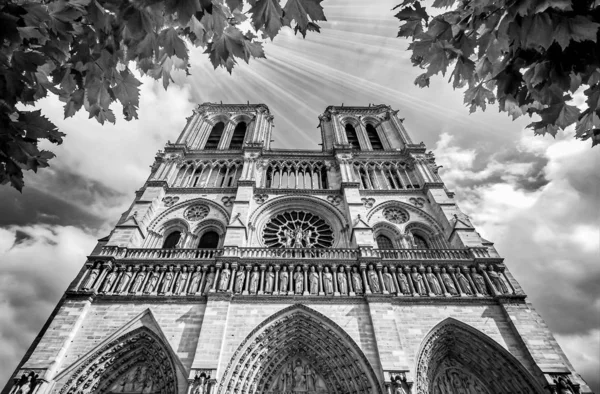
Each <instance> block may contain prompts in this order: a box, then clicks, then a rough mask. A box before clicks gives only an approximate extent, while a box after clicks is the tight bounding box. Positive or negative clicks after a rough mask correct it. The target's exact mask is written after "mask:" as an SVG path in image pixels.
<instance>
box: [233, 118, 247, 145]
mask: <svg viewBox="0 0 600 394" xmlns="http://www.w3.org/2000/svg"><path fill="white" fill-rule="evenodd" d="M246 128H247V126H246V122H240V123H238V124H237V126H235V129H233V135H232V136H231V144H229V149H242V145H243V144H244V138H246Z"/></svg>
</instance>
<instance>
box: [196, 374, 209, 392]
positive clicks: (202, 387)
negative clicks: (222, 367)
mask: <svg viewBox="0 0 600 394" xmlns="http://www.w3.org/2000/svg"><path fill="white" fill-rule="evenodd" d="M206 383H207V382H206V376H204V374H202V375H200V377H199V378H198V381H197V382H196V387H195V388H194V391H193V394H206Z"/></svg>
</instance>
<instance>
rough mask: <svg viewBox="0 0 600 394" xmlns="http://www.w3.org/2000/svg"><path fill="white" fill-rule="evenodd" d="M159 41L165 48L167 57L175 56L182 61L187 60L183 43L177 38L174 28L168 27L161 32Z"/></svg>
mask: <svg viewBox="0 0 600 394" xmlns="http://www.w3.org/2000/svg"><path fill="white" fill-rule="evenodd" d="M159 39H160V43H161V44H162V46H163V47H164V48H165V52H166V54H167V56H169V57H171V56H177V57H178V58H180V59H184V60H187V59H188V52H187V48H186V47H185V42H183V40H182V39H181V38H179V35H178V34H177V31H176V30H175V29H174V28H172V27H170V28H168V29H165V30H163V31H161V32H160V35H159Z"/></svg>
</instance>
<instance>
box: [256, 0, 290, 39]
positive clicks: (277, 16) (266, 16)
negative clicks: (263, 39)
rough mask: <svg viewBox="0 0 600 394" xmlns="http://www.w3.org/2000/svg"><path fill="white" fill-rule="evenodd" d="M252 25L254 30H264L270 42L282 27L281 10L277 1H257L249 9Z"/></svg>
mask: <svg viewBox="0 0 600 394" xmlns="http://www.w3.org/2000/svg"><path fill="white" fill-rule="evenodd" d="M249 12H250V14H252V25H253V26H254V28H255V29H256V30H262V29H264V31H265V33H267V35H268V36H269V38H271V40H272V39H273V38H274V37H275V36H276V35H277V33H278V32H279V30H280V29H281V27H282V26H283V23H282V18H283V10H282V9H281V6H280V5H279V1H278V0H257V2H256V4H254V6H253V7H252V8H251V9H250V11H249Z"/></svg>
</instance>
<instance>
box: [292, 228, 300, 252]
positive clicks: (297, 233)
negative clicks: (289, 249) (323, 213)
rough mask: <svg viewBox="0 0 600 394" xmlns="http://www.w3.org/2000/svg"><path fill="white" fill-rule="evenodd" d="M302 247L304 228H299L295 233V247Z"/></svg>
mask: <svg viewBox="0 0 600 394" xmlns="http://www.w3.org/2000/svg"><path fill="white" fill-rule="evenodd" d="M301 247H302V229H300V228H297V229H296V230H295V233H294V248H301Z"/></svg>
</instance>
